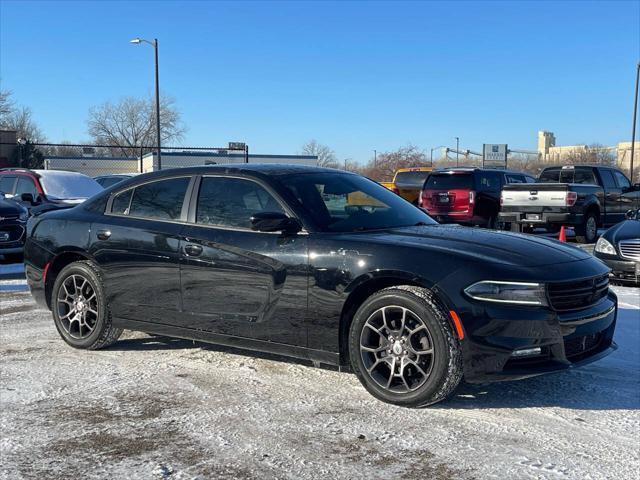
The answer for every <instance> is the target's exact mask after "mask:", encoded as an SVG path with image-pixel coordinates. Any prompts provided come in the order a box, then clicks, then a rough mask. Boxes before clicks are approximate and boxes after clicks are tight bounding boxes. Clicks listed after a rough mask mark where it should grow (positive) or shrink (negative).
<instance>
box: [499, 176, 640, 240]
mask: <svg viewBox="0 0 640 480" xmlns="http://www.w3.org/2000/svg"><path fill="white" fill-rule="evenodd" d="M639 202H640V185H631V182H630V181H629V179H628V178H627V177H626V176H625V175H624V173H622V172H621V171H620V170H618V169H617V168H613V167H605V166H600V165H571V166H565V167H547V168H545V169H544V170H543V171H542V173H541V174H540V177H539V178H538V181H537V182H536V183H523V184H507V185H505V186H504V187H503V189H502V194H501V198H500V213H499V219H500V221H501V222H503V223H504V224H510V225H511V229H512V230H515V231H526V230H528V229H533V228H535V227H545V228H547V229H548V230H550V231H556V230H558V229H559V228H560V227H561V226H567V227H573V228H575V231H576V239H577V240H578V242H581V243H592V242H595V240H596V238H597V234H598V227H606V226H609V225H614V224H616V223H618V222H620V221H622V220H624V218H625V213H626V212H627V211H628V210H630V209H631V208H638V206H639V205H638V204H639Z"/></svg>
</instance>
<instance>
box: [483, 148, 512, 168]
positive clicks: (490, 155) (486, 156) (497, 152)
mask: <svg viewBox="0 0 640 480" xmlns="http://www.w3.org/2000/svg"><path fill="white" fill-rule="evenodd" d="M507 152H508V149H507V144H506V143H485V144H484V145H483V146H482V163H483V164H485V163H488V164H492V165H506V164H507Z"/></svg>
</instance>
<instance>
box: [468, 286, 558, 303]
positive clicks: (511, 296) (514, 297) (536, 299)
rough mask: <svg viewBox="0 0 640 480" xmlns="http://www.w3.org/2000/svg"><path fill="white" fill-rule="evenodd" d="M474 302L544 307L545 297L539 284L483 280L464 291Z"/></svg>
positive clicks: (542, 287) (543, 289) (543, 290)
mask: <svg viewBox="0 0 640 480" xmlns="http://www.w3.org/2000/svg"><path fill="white" fill-rule="evenodd" d="M464 293H466V294H467V295H469V296H470V297H471V298H473V299H475V300H482V301H484V302H496V303H513V304H517V305H540V306H546V305H548V303H547V295H546V292H545V288H544V285H543V284H541V283H522V282H499V281H491V280H485V281H482V282H477V283H474V284H473V285H471V286H469V287H467V288H465V289H464Z"/></svg>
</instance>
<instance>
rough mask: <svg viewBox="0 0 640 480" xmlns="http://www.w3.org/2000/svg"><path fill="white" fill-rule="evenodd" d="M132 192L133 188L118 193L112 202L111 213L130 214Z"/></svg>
mask: <svg viewBox="0 0 640 480" xmlns="http://www.w3.org/2000/svg"><path fill="white" fill-rule="evenodd" d="M132 194H133V188H132V189H130V190H125V191H124V192H120V193H119V194H118V195H116V196H115V197H114V198H113V202H112V203H111V213H115V214H116V215H129V205H131V195H132Z"/></svg>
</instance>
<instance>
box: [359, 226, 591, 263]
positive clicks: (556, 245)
mask: <svg viewBox="0 0 640 480" xmlns="http://www.w3.org/2000/svg"><path fill="white" fill-rule="evenodd" d="M365 235H368V236H369V239H370V240H371V241H374V242H376V243H378V242H380V243H387V244H390V245H396V246H406V247H416V248H420V249H422V250H430V251H435V252H438V253H441V254H443V255H451V256H456V257H463V258H465V259H467V260H469V261H480V262H491V263H499V264H504V265H511V266H517V267H538V266H544V265H557V264H559V263H567V262H575V261H579V260H586V259H589V258H593V257H592V256H591V255H590V254H589V253H587V252H585V251H583V250H581V249H580V248H578V247H574V246H572V245H569V244H567V243H562V242H558V241H556V240H549V239H546V238H540V237H537V236H533V235H523V234H519V233H511V232H503V231H493V230H484V229H480V228H471V227H461V226H457V225H428V226H420V227H405V228H395V229H389V230H385V231H375V232H372V231H370V232H366V233H365ZM360 240H362V237H360Z"/></svg>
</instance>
